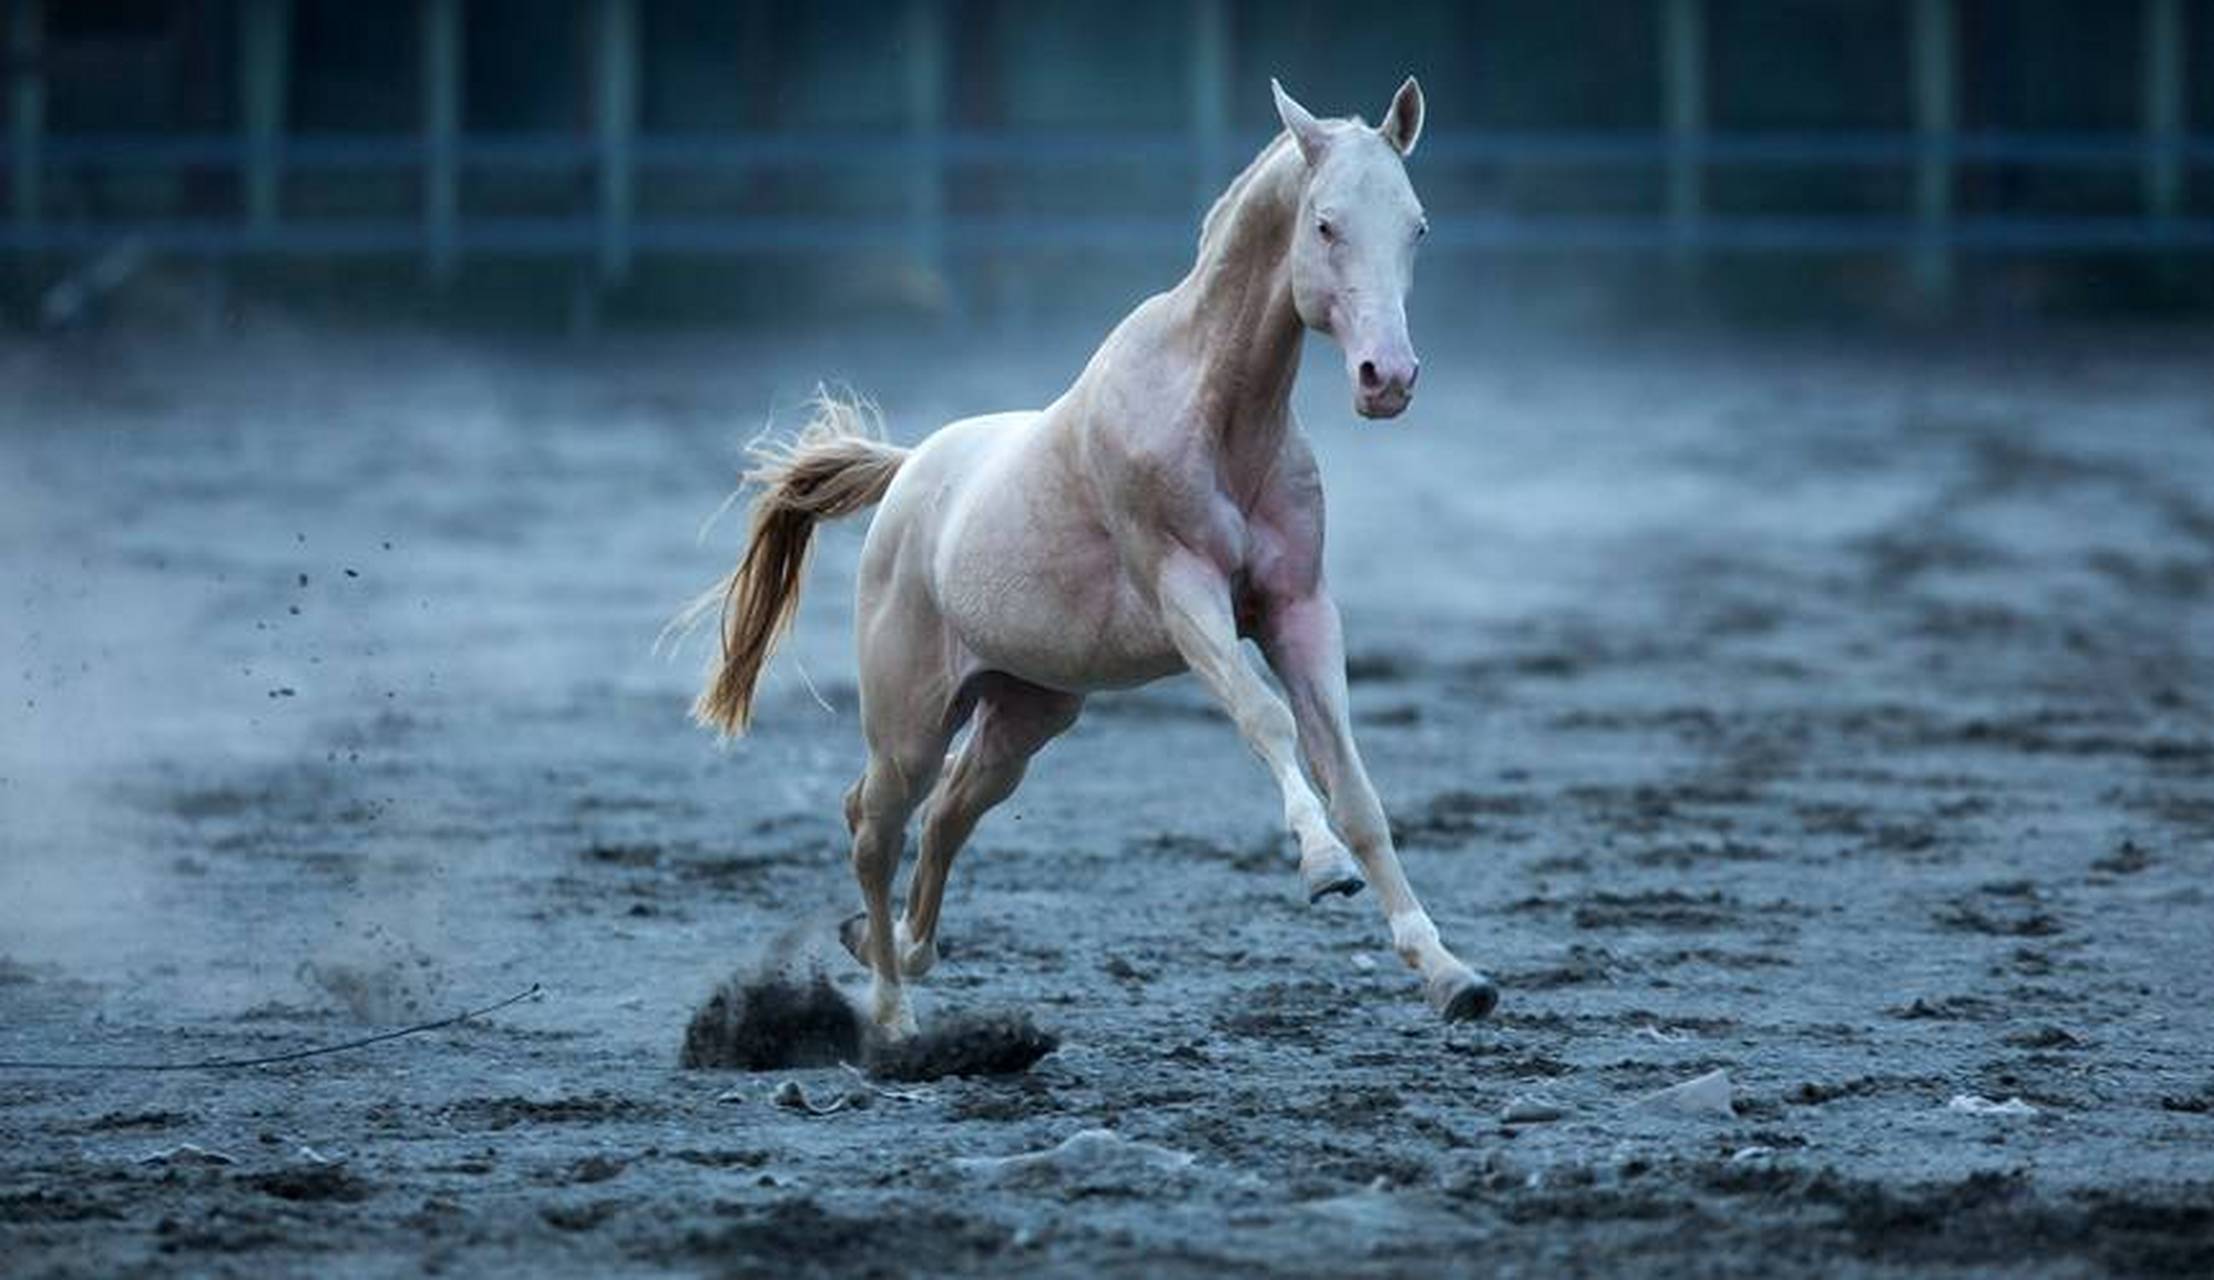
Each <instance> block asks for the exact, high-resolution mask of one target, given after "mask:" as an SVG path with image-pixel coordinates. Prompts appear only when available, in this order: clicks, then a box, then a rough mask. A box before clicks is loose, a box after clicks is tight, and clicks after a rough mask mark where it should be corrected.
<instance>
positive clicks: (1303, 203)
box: [1269, 76, 1429, 418]
mask: <svg viewBox="0 0 2214 1280" xmlns="http://www.w3.org/2000/svg"><path fill="white" fill-rule="evenodd" d="M1269 86H1270V88H1272V89H1274V90H1275V92H1276V113H1277V114H1278V115H1280V116H1282V117H1283V120H1284V128H1285V129H1287V130H1289V131H1290V133H1291V136H1292V139H1293V141H1295V142H1296V143H1298V144H1299V153H1300V155H1301V156H1303V157H1305V159H1306V162H1307V182H1306V186H1305V190H1304V192H1303V194H1302V195H1301V196H1300V200H1299V214H1298V217H1297V220H1296V221H1295V222H1294V224H1293V227H1292V248H1291V278H1292V302H1293V305H1295V306H1297V307H1298V308H1299V318H1300V320H1301V321H1302V322H1303V323H1305V324H1306V326H1307V327H1308V328H1310V329H1316V330H1319V331H1321V332H1323V333H1327V334H1329V335H1330V336H1331V337H1333V338H1336V339H1337V342H1338V346H1339V348H1340V349H1342V350H1343V351H1344V352H1345V370H1346V376H1347V377H1348V378H1350V379H1351V380H1352V383H1353V408H1354V410H1355V411H1356V412H1358V413H1359V414H1360V415H1361V416H1362V417H1364V418H1392V417H1397V416H1398V415H1399V413H1400V411H1401V410H1403V409H1405V408H1406V407H1407V402H1408V401H1409V400H1411V399H1413V398H1414V384H1415V375H1416V374H1418V373H1419V372H1421V370H1422V362H1421V361H1420V360H1417V359H1415V353H1414V343H1413V341H1412V340H1411V339H1409V338H1408V336H1407V289H1408V287H1409V286H1410V285H1411V284H1413V283H1414V259H1415V242H1416V241H1417V240H1419V239H1421V238H1422V234H1423V232H1425V231H1426V230H1428V229H1429V224H1428V222H1427V221H1426V220H1425V219H1424V218H1423V216H1422V202H1421V201H1420V200H1418V199H1416V198H1415V192H1414V185H1413V184H1412V183H1410V182H1408V181H1407V166H1406V158H1407V156H1409V155H1410V154H1412V153H1413V151H1414V148H1415V139H1417V138H1418V137H1420V136H1421V135H1422V86H1420V85H1418V84H1416V83H1415V81H1414V77H1413V76H1409V77H1407V82H1406V83H1405V84H1403V85H1400V86H1399V92H1398V93H1397V94H1395V95H1394V96H1393V97H1392V100H1391V106H1390V107H1389V108H1388V109H1386V110H1385V112H1384V122H1383V123H1382V124H1380V125H1378V126H1376V127H1375V128H1373V129H1372V128H1369V127H1368V126H1367V125H1365V124H1363V123H1361V122H1360V121H1359V120H1328V121H1324V120H1317V119H1315V117H1314V116H1313V115H1312V114H1310V113H1309V112H1308V110H1307V109H1306V108H1305V107H1302V106H1300V105H1299V104H1298V103H1297V102H1294V101H1293V100H1292V96H1291V95H1290V94H1288V93H1286V92H1284V86H1282V85H1280V84H1277V83H1276V82H1275V81H1273V80H1272V81H1270V82H1269Z"/></svg>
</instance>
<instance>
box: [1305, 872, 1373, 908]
mask: <svg viewBox="0 0 2214 1280" xmlns="http://www.w3.org/2000/svg"><path fill="white" fill-rule="evenodd" d="M1367 887H1368V881H1366V880H1363V879H1361V878H1360V877H1359V876H1357V875H1344V876H1336V877H1333V878H1332V879H1329V880H1325V881H1323V882H1322V883H1321V884H1311V885H1308V886H1307V905H1308V906H1313V905H1314V904H1315V903H1318V902H1320V901H1322V900H1323V899H1324V898H1327V897H1330V896H1331V895H1332V894H1335V895H1337V896H1339V897H1342V898H1350V897H1352V896H1353V895H1354V894H1356V893H1359V892H1360V891H1361V890H1363V889H1366V888H1367Z"/></svg>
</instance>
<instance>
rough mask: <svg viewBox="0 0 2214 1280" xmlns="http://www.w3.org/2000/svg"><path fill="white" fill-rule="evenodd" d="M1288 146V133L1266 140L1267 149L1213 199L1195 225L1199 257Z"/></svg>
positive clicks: (1262, 150) (1290, 139) (1287, 131)
mask: <svg viewBox="0 0 2214 1280" xmlns="http://www.w3.org/2000/svg"><path fill="white" fill-rule="evenodd" d="M1291 145H1292V136H1291V132H1290V130H1285V131H1282V132H1280V133H1278V134H1277V135H1276V136H1275V137H1274V138H1272V139H1270V140H1269V144H1268V145H1267V146H1265V147H1263V148H1261V153H1260V154H1259V155H1257V156H1255V157H1253V162H1252V163H1251V164H1248V165H1247V166H1246V167H1245V169H1244V170H1243V171H1242V172H1240V173H1239V174H1238V176H1237V177H1235V178H1232V179H1231V180H1230V185H1229V186H1227V187H1224V188H1223V189H1222V194H1221V195H1219V196H1216V197H1215V202H1214V204H1213V205H1211V206H1209V208H1208V210H1207V216H1206V218H1205V219H1204V220H1202V221H1201V222H1200V224H1199V251H1200V254H1201V255H1202V256H1205V254H1206V252H1207V246H1208V245H1210V244H1213V243H1214V241H1215V233H1216V232H1217V231H1218V230H1220V229H1221V228H1222V225H1223V224H1224V223H1225V222H1227V221H1229V217H1230V211H1231V210H1232V209H1235V208H1237V207H1238V202H1239V201H1241V200H1243V199H1244V198H1245V195H1246V192H1247V191H1248V190H1250V189H1251V188H1252V186H1253V184H1254V183H1255V182H1257V181H1259V180H1260V177H1261V174H1262V172H1263V171H1265V170H1266V169H1267V168H1268V166H1269V165H1270V164H1272V163H1274V162H1275V160H1276V158H1277V157H1278V156H1280V155H1282V154H1283V153H1284V151H1285V150H1286V149H1287V148H1289V147H1290V146H1291Z"/></svg>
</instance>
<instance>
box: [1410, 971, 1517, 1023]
mask: <svg viewBox="0 0 2214 1280" xmlns="http://www.w3.org/2000/svg"><path fill="white" fill-rule="evenodd" d="M1425 994H1426V995H1427V996H1428V997H1429V999H1430V1007H1431V1008H1433V1009H1435V1010H1437V1011H1438V1015H1439V1016H1440V1017H1442V1018H1444V1019H1445V1020H1446V1021H1447V1022H1474V1021H1476V1020H1477V1019H1478V1018H1481V1017H1484V1016H1486V1015H1487V1014H1489V1013H1490V1012H1491V1011H1492V1010H1493V1009H1494V1008H1496V1007H1498V1004H1499V988H1497V987H1495V986H1493V985H1492V982H1491V979H1489V978H1486V977H1484V976H1483V975H1481V974H1476V973H1470V972H1468V971H1467V970H1465V969H1463V970H1461V971H1460V972H1458V973H1448V974H1441V975H1439V976H1438V977H1436V978H1433V979H1431V981H1430V984H1429V987H1428V989H1427V991H1426V992H1425Z"/></svg>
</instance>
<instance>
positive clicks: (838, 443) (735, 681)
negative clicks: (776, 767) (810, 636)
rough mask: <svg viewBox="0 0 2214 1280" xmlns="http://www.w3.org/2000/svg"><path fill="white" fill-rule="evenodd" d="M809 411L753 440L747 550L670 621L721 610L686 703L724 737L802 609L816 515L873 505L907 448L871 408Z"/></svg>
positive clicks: (741, 721)
mask: <svg viewBox="0 0 2214 1280" xmlns="http://www.w3.org/2000/svg"><path fill="white" fill-rule="evenodd" d="M813 409H814V416H813V418H812V420H810V421H809V422H808V424H807V426H806V428H805V429H803V430H802V431H801V432H800V433H799V435H798V436H797V437H795V438H793V439H791V440H788V441H771V442H767V443H763V444H757V445H755V446H754V447H753V449H752V451H751V452H752V458H753V464H754V465H753V467H752V469H751V470H749V471H747V472H746V474H745V477H744V480H743V483H745V484H749V485H759V486H760V487H761V496H760V497H758V498H756V499H754V503H753V515H752V520H751V527H750V529H749V531H748V533H747V537H746V553H745V555H744V556H743V557H742V558H741V559H740V560H739V561H738V567H737V568H736V569H733V570H731V572H730V575H729V576H728V577H726V578H724V579H723V580H722V581H721V582H720V583H717V584H716V585H715V586H714V587H713V588H711V589H710V590H708V591H707V592H706V594H704V595H702V596H701V597H700V598H699V599H698V600H696V601H694V602H693V604H692V606H691V607H690V608H689V609H687V610H686V611H685V612H684V614H683V615H682V616H681V617H680V618H679V619H678V621H677V622H676V623H675V624H673V625H675V626H678V627H680V628H681V627H684V626H688V625H690V624H691V623H693V622H696V621H698V620H699V619H701V618H703V617H705V616H706V615H707V614H709V613H711V612H715V611H716V610H718V609H719V610H720V611H721V615H722V641H723V645H722V656H721V657H720V658H719V659H717V660H716V662H715V663H714V665H713V667H712V668H711V669H710V671H709V674H708V679H707V687H706V688H705V689H703V690H701V692H700V696H699V700H698V701H696V702H694V703H693V704H692V718H693V719H695V720H697V721H698V722H699V723H700V724H702V725H705V726H707V727H709V728H712V729H715V730H718V731H720V732H721V733H722V734H723V735H724V736H725V737H730V736H734V735H737V734H742V733H744V732H745V731H746V726H747V724H748V723H750V722H751V721H752V719H753V694H754V685H755V684H756V683H757V682H758V681H759V680H760V678H761V669H762V668H763V667H765V666H767V665H768V662H769V655H771V654H772V653H774V652H776V646H777V642H778V641H780V640H782V639H783V638H784V633H785V632H786V631H787V630H789V629H790V628H791V625H792V616H793V614H794V613H795V612H796V611H797V610H798V608H799V592H800V578H801V575H802V574H803V573H804V572H805V571H806V568H807V549H808V545H809V544H810V543H811V542H812V541H813V540H814V536H815V523H816V522H817V521H819V520H835V519H837V518H838V517H840V516H849V515H852V514H853V513H854V512H856V511H859V510H861V509H863V508H864V507H871V506H874V505H876V504H877V503H878V502H879V501H881V500H882V499H883V497H884V491H885V490H886V489H889V488H890V487H891V484H892V477H893V476H894V475H895V474H897V473H898V471H899V468H900V464H901V463H902V462H905V461H906V460H907V450H905V449H902V448H900V447H899V446H897V445H894V444H889V443H886V442H885V440H884V438H883V434H882V430H881V425H880V423H879V421H878V418H877V414H876V411H875V409H874V407H873V406H871V405H869V404H867V403H866V402H863V401H859V400H854V399H840V398H838V397H835V396H832V395H830V394H829V393H827V392H817V393H816V396H815V402H814V406H813Z"/></svg>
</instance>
